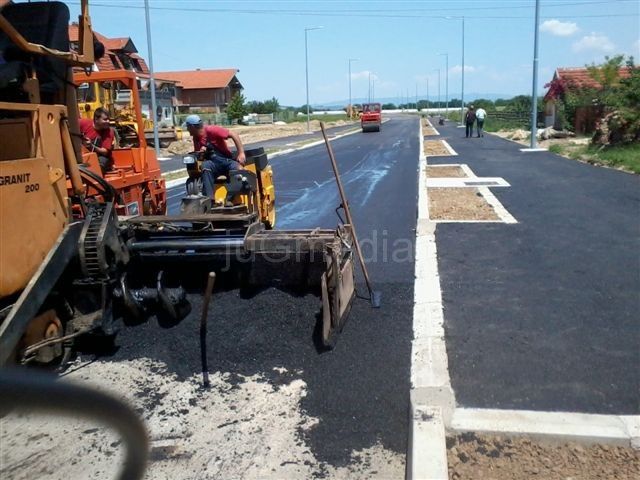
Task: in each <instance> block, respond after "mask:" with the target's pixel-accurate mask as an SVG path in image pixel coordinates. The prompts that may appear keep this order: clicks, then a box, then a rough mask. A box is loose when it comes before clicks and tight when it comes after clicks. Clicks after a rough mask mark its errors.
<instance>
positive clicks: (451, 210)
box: [428, 187, 500, 221]
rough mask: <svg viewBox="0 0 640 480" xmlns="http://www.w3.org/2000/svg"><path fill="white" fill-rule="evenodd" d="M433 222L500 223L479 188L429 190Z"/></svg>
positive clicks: (430, 216) (430, 211)
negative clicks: (490, 221)
mask: <svg viewBox="0 0 640 480" xmlns="http://www.w3.org/2000/svg"><path fill="white" fill-rule="evenodd" d="M428 190H429V193H428V198H429V218H430V219H431V220H458V221H473V220H493V221H499V220H500V217H498V215H496V212H495V211H494V210H493V207H491V205H489V203H488V202H487V201H486V200H485V198H484V197H483V196H482V194H481V193H480V191H479V190H478V189H477V188H468V187H464V188H429V189H428Z"/></svg>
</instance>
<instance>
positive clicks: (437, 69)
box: [434, 68, 440, 115]
mask: <svg viewBox="0 0 640 480" xmlns="http://www.w3.org/2000/svg"><path fill="white" fill-rule="evenodd" d="M434 72H438V115H439V114H440V69H439V68H436V69H435V70H434Z"/></svg>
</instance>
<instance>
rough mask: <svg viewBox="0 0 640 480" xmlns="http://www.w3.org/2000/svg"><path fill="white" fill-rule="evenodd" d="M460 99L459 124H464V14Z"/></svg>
mask: <svg viewBox="0 0 640 480" xmlns="http://www.w3.org/2000/svg"><path fill="white" fill-rule="evenodd" d="M460 101H461V103H460V125H464V16H463V17H462V98H461V99H460Z"/></svg>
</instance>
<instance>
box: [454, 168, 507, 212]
mask: <svg viewBox="0 0 640 480" xmlns="http://www.w3.org/2000/svg"><path fill="white" fill-rule="evenodd" d="M460 168H462V171H463V172H464V173H465V174H466V175H467V177H469V178H473V179H476V178H479V177H476V174H475V173H473V170H471V168H469V165H467V164H466V163H462V164H460ZM478 191H479V192H480V195H482V196H483V197H484V199H485V200H486V201H487V203H488V204H489V205H491V207H492V208H493V211H494V212H496V215H498V217H499V218H500V220H502V222H503V223H509V224H514V223H518V220H516V219H515V217H514V216H513V215H511V214H510V213H509V211H508V210H507V209H506V208H504V205H502V203H501V202H500V200H498V199H497V198H496V196H495V195H494V194H493V192H492V191H491V190H489V189H488V188H487V187H480V188H478Z"/></svg>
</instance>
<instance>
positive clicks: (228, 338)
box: [112, 116, 419, 465]
mask: <svg viewBox="0 0 640 480" xmlns="http://www.w3.org/2000/svg"><path fill="white" fill-rule="evenodd" d="M332 145H333V149H334V151H335V155H336V157H337V161H338V164H339V168H340V170H341V172H342V178H343V181H344V183H345V189H346V192H347V195H348V197H349V199H350V204H351V206H352V209H353V213H354V217H355V222H356V226H357V227H358V233H359V234H360V237H361V239H362V240H363V241H364V243H365V255H366V256H367V258H368V260H369V262H370V264H369V267H370V274H371V277H372V279H373V281H374V282H375V286H376V288H377V289H379V290H381V292H382V307H381V308H380V309H373V308H371V306H370V305H369V303H368V302H367V300H365V299H361V298H359V299H356V301H355V302H354V305H353V309H352V311H351V314H350V316H349V321H348V323H347V325H346V327H345V329H344V331H343V333H342V335H341V336H340V339H339V340H338V344H337V346H336V348H335V349H334V350H332V351H330V352H324V353H319V351H318V350H317V349H316V348H315V346H314V343H313V340H312V337H313V330H314V326H315V323H316V315H317V313H318V312H319V307H320V302H319V299H318V298H316V297H314V296H311V295H308V296H305V297H301V298H300V297H292V296H289V295H287V294H285V293H282V292H280V291H277V290H273V289H272V290H267V291H264V292H262V293H260V294H258V295H256V296H255V297H253V298H252V299H251V300H247V299H241V298H240V296H239V293H238V291H220V292H217V293H216V294H215V295H214V298H213V300H212V305H211V307H210V311H209V315H210V319H209V325H210V326H209V337H208V356H209V369H210V370H211V371H222V372H230V373H231V374H232V375H234V374H235V375H253V374H261V375H263V376H264V377H265V378H266V379H267V380H268V381H270V382H272V383H273V384H274V385H279V384H282V383H283V382H290V381H291V380H292V379H295V378H301V379H302V380H304V382H306V385H307V395H306V397H305V398H304V399H303V400H302V409H303V411H304V412H305V414H307V415H309V416H312V417H317V418H318V419H319V421H320V422H319V424H318V425H317V426H316V427H314V428H313V429H311V430H310V431H302V430H301V431H300V435H301V439H303V440H304V441H305V442H306V444H307V445H309V447H310V448H311V450H312V452H313V453H314V455H315V456H316V458H318V460H319V461H320V462H326V463H328V464H332V465H346V464H348V463H350V462H352V458H351V453H352V452H353V451H358V450H361V449H364V448H368V447H371V446H373V445H375V444H376V443H381V444H382V445H383V446H384V447H386V448H388V449H391V450H393V451H395V452H398V453H401V454H404V453H405V452H406V447H407V436H408V431H407V427H408V406H409V379H410V351H411V339H412V313H413V274H414V263H413V256H412V253H411V252H413V245H414V237H415V231H414V229H415V223H416V202H417V176H416V174H417V168H418V148H419V146H418V145H419V143H418V119H417V118H416V117H400V116H399V117H394V118H393V119H392V120H391V121H389V122H388V123H385V124H384V125H383V127H382V131H381V132H380V133H367V134H362V133H356V134H353V135H350V136H347V137H344V138H341V139H337V140H335V141H333V142H332ZM272 165H273V168H274V177H275V182H276V201H277V211H278V220H277V226H278V227H279V228H308V227H313V226H323V227H335V226H336V225H337V223H338V222H337V217H336V216H335V213H334V209H335V207H337V206H338V204H339V201H338V196H337V189H336V187H335V183H334V180H333V179H332V173H331V166H330V163H329V158H328V155H327V151H326V149H325V147H324V145H320V146H316V147H310V148H308V149H305V150H302V151H298V152H294V153H291V154H288V155H283V156H280V157H277V158H274V159H273V161H272ZM181 192H182V187H177V188H176V189H173V190H172V191H170V192H169V193H170V197H172V198H171V200H170V205H169V208H170V210H172V211H175V209H176V208H177V205H178V202H179V196H180V195H181ZM358 278H360V276H359V275H358ZM357 288H358V291H359V294H360V296H364V295H365V294H366V289H365V288H364V286H363V285H362V283H361V282H360V283H359V284H358V286H357ZM192 302H193V311H192V313H191V314H190V315H189V316H188V317H187V318H186V319H185V320H183V321H182V322H181V323H179V324H178V325H176V326H173V327H170V328H163V327H160V326H159V325H158V323H157V322H156V321H155V320H153V319H152V320H151V321H149V322H148V323H145V324H142V325H138V326H135V327H128V328H127V329H126V331H125V332H122V333H121V334H120V335H119V336H118V337H117V342H118V347H119V348H118V349H117V351H116V352H115V353H114V355H113V357H112V359H113V360H114V361H121V360H126V359H130V358H139V357H151V358H153V359H156V360H159V361H162V362H164V363H166V364H167V366H168V369H169V370H170V371H172V372H175V373H176V374H178V375H179V377H181V378H185V377H188V376H191V375H193V374H194V373H198V372H199V371H200V355H199V343H198V322H199V313H200V308H201V300H200V298H199V297H197V296H193V297H192ZM274 367H284V368H286V369H287V371H288V373H285V374H280V373H278V372H277V371H274ZM238 378H239V377H238ZM238 381H240V379H239V380H238ZM212 394H214V393H213V392H212ZM206 421H207V420H206V418H203V425H204V424H206Z"/></svg>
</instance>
